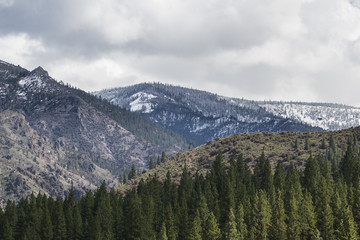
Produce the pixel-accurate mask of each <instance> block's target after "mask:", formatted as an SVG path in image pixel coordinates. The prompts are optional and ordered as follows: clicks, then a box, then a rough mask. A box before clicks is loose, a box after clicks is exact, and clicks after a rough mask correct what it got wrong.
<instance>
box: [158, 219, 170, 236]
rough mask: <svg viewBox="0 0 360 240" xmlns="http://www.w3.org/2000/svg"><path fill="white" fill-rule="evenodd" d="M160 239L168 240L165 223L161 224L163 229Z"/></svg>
mask: <svg viewBox="0 0 360 240" xmlns="http://www.w3.org/2000/svg"><path fill="white" fill-rule="evenodd" d="M158 239H159V240H168V237H167V233H166V225H165V223H163V224H162V225H161V231H160V233H159V238H158Z"/></svg>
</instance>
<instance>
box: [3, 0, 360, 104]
mask: <svg viewBox="0 0 360 240" xmlns="http://www.w3.org/2000/svg"><path fill="white" fill-rule="evenodd" d="M359 3H360V1H359V0H349V1H338V0H294V1H286V0H273V1H267V0H259V1H256V2H255V1H250V0H238V1H234V0H222V1H220V0H197V1H190V0H168V1H163V0H147V1H142V0H121V1H118V0H104V1H97V0H78V1H75V2H74V1H70V0H63V1H46V0H33V1H26V0H13V1H12V0H0V43H2V44H1V45H0V51H1V52H2V56H4V58H8V59H9V61H12V62H14V63H17V64H25V67H34V66H37V65H42V66H44V67H45V68H47V69H48V70H49V72H50V74H51V75H53V76H54V77H55V78H58V79H61V80H63V81H65V82H70V83H71V84H72V85H75V86H78V87H81V88H84V89H85V90H91V91H92V90H96V89H101V88H105V87H115V86H125V85H129V84H133V83H138V82H143V81H160V82H166V83H171V84H177V85H183V86H190V87H195V88H200V89H205V90H208V91H212V92H217V93H219V94H222V95H229V96H234V97H246V98H250V99H270V98H271V99H277V100H278V99H284V100H306V101H331V102H340V103H346V104H350V105H358V106H360V102H359V101H360V100H357V99H358V98H357V94H356V92H355V90H354V89H359V87H360V81H358V79H357V76H359V74H360V70H359V68H358V65H359V63H360V57H359V56H360V9H359V6H360V4H359ZM14 16H16V17H14ZM1 41H2V42H1ZM8 45H9V46H8ZM12 53H14V54H12ZM4 60H7V59H4Z"/></svg>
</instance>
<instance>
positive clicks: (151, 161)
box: [149, 157, 155, 169]
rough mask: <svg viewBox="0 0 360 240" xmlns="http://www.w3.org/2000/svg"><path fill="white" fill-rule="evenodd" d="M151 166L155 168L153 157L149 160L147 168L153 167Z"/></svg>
mask: <svg viewBox="0 0 360 240" xmlns="http://www.w3.org/2000/svg"><path fill="white" fill-rule="evenodd" d="M153 168H155V160H154V158H153V157H151V158H150V161H149V169H153Z"/></svg>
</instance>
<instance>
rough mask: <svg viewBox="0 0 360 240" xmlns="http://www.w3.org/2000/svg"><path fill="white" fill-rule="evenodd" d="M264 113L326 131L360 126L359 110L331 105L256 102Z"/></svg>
mask: <svg viewBox="0 0 360 240" xmlns="http://www.w3.org/2000/svg"><path fill="white" fill-rule="evenodd" d="M258 104H259V105H260V106H261V107H263V108H265V109H266V111H268V112H271V113H273V114H275V115H276V116H281V117H284V118H290V119H294V120H297V121H299V122H302V123H306V124H309V125H310V126H313V127H320V128H322V129H324V130H326V131H334V130H340V129H346V128H350V127H356V126H360V108H357V107H351V106H346V105H340V104H332V103H303V102H269V101H264V102H258Z"/></svg>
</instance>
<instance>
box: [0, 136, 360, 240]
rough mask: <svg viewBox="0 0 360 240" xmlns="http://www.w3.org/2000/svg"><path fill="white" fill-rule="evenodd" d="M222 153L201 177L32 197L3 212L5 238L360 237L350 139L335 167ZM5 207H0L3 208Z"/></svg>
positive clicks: (359, 174)
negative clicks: (251, 164) (123, 188)
mask: <svg viewBox="0 0 360 240" xmlns="http://www.w3.org/2000/svg"><path fill="white" fill-rule="evenodd" d="M227 160H229V162H230V164H229V165H226V164H225V162H226V161H225V159H223V156H222V154H221V153H219V154H218V155H217V156H216V160H215V161H214V162H213V165H212V169H211V170H210V171H209V172H208V173H207V174H206V175H205V176H204V175H200V174H197V175H196V176H195V178H192V177H190V175H189V172H188V170H187V167H186V166H185V167H184V168H183V171H182V175H181V180H180V184H175V183H174V182H172V180H171V178H170V173H168V175H167V179H166V180H165V181H164V182H162V183H161V182H160V181H159V179H158V177H157V176H156V175H154V176H151V177H150V178H148V179H146V180H144V179H142V180H141V181H140V183H139V184H138V186H137V187H136V189H132V190H130V191H128V192H127V193H126V194H120V193H119V192H118V191H117V190H116V189H114V188H113V189H107V188H106V184H105V182H103V184H102V185H101V186H100V187H99V188H98V189H97V190H96V191H94V192H92V191H88V192H87V193H86V195H84V196H81V197H80V198H79V199H76V198H75V194H74V191H70V194H69V195H68V196H67V197H66V198H65V199H60V198H57V199H55V198H52V197H48V196H46V195H42V194H38V195H37V196H35V195H31V196H30V197H28V198H26V199H21V200H19V201H18V202H17V203H15V202H12V201H8V202H7V204H6V206H5V208H4V209H3V210H0V226H1V228H0V231H1V239H4V240H11V239H28V240H29V239H31V240H37V239H42V240H50V239H54V240H58V239H59V240H61V239H66V240H70V239H71V240H72V239H74V240H80V239H94V240H95V239H96V240H98V239H107V240H111V239H129V240H135V239H159V240H165V239H171V240H175V239H187V240H195V239H207V240H215V239H229V240H231V239H359V230H360V228H359V227H360V157H359V149H358V146H357V145H355V144H354V142H353V144H352V143H351V141H350V142H349V144H348V148H347V151H346V153H345V154H344V156H343V157H342V159H341V161H340V163H339V164H338V165H337V166H336V165H334V164H332V163H331V161H330V160H328V159H327V158H326V157H323V156H310V157H309V159H308V160H307V162H306V165H305V168H304V170H302V171H300V170H298V169H297V168H296V167H295V165H294V164H290V165H289V166H288V167H286V169H285V168H284V166H283V165H282V164H281V163H278V164H277V166H276V168H275V170H274V171H273V170H272V168H271V164H270V161H269V160H268V159H267V158H266V157H265V155H264V153H260V154H259V159H258V161H257V163H256V165H255V167H254V169H251V168H250V167H249V166H248V164H247V162H246V161H244V159H243V157H242V155H239V156H235V155H232V156H231V158H230V159H227ZM0 209H1V208H0Z"/></svg>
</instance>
